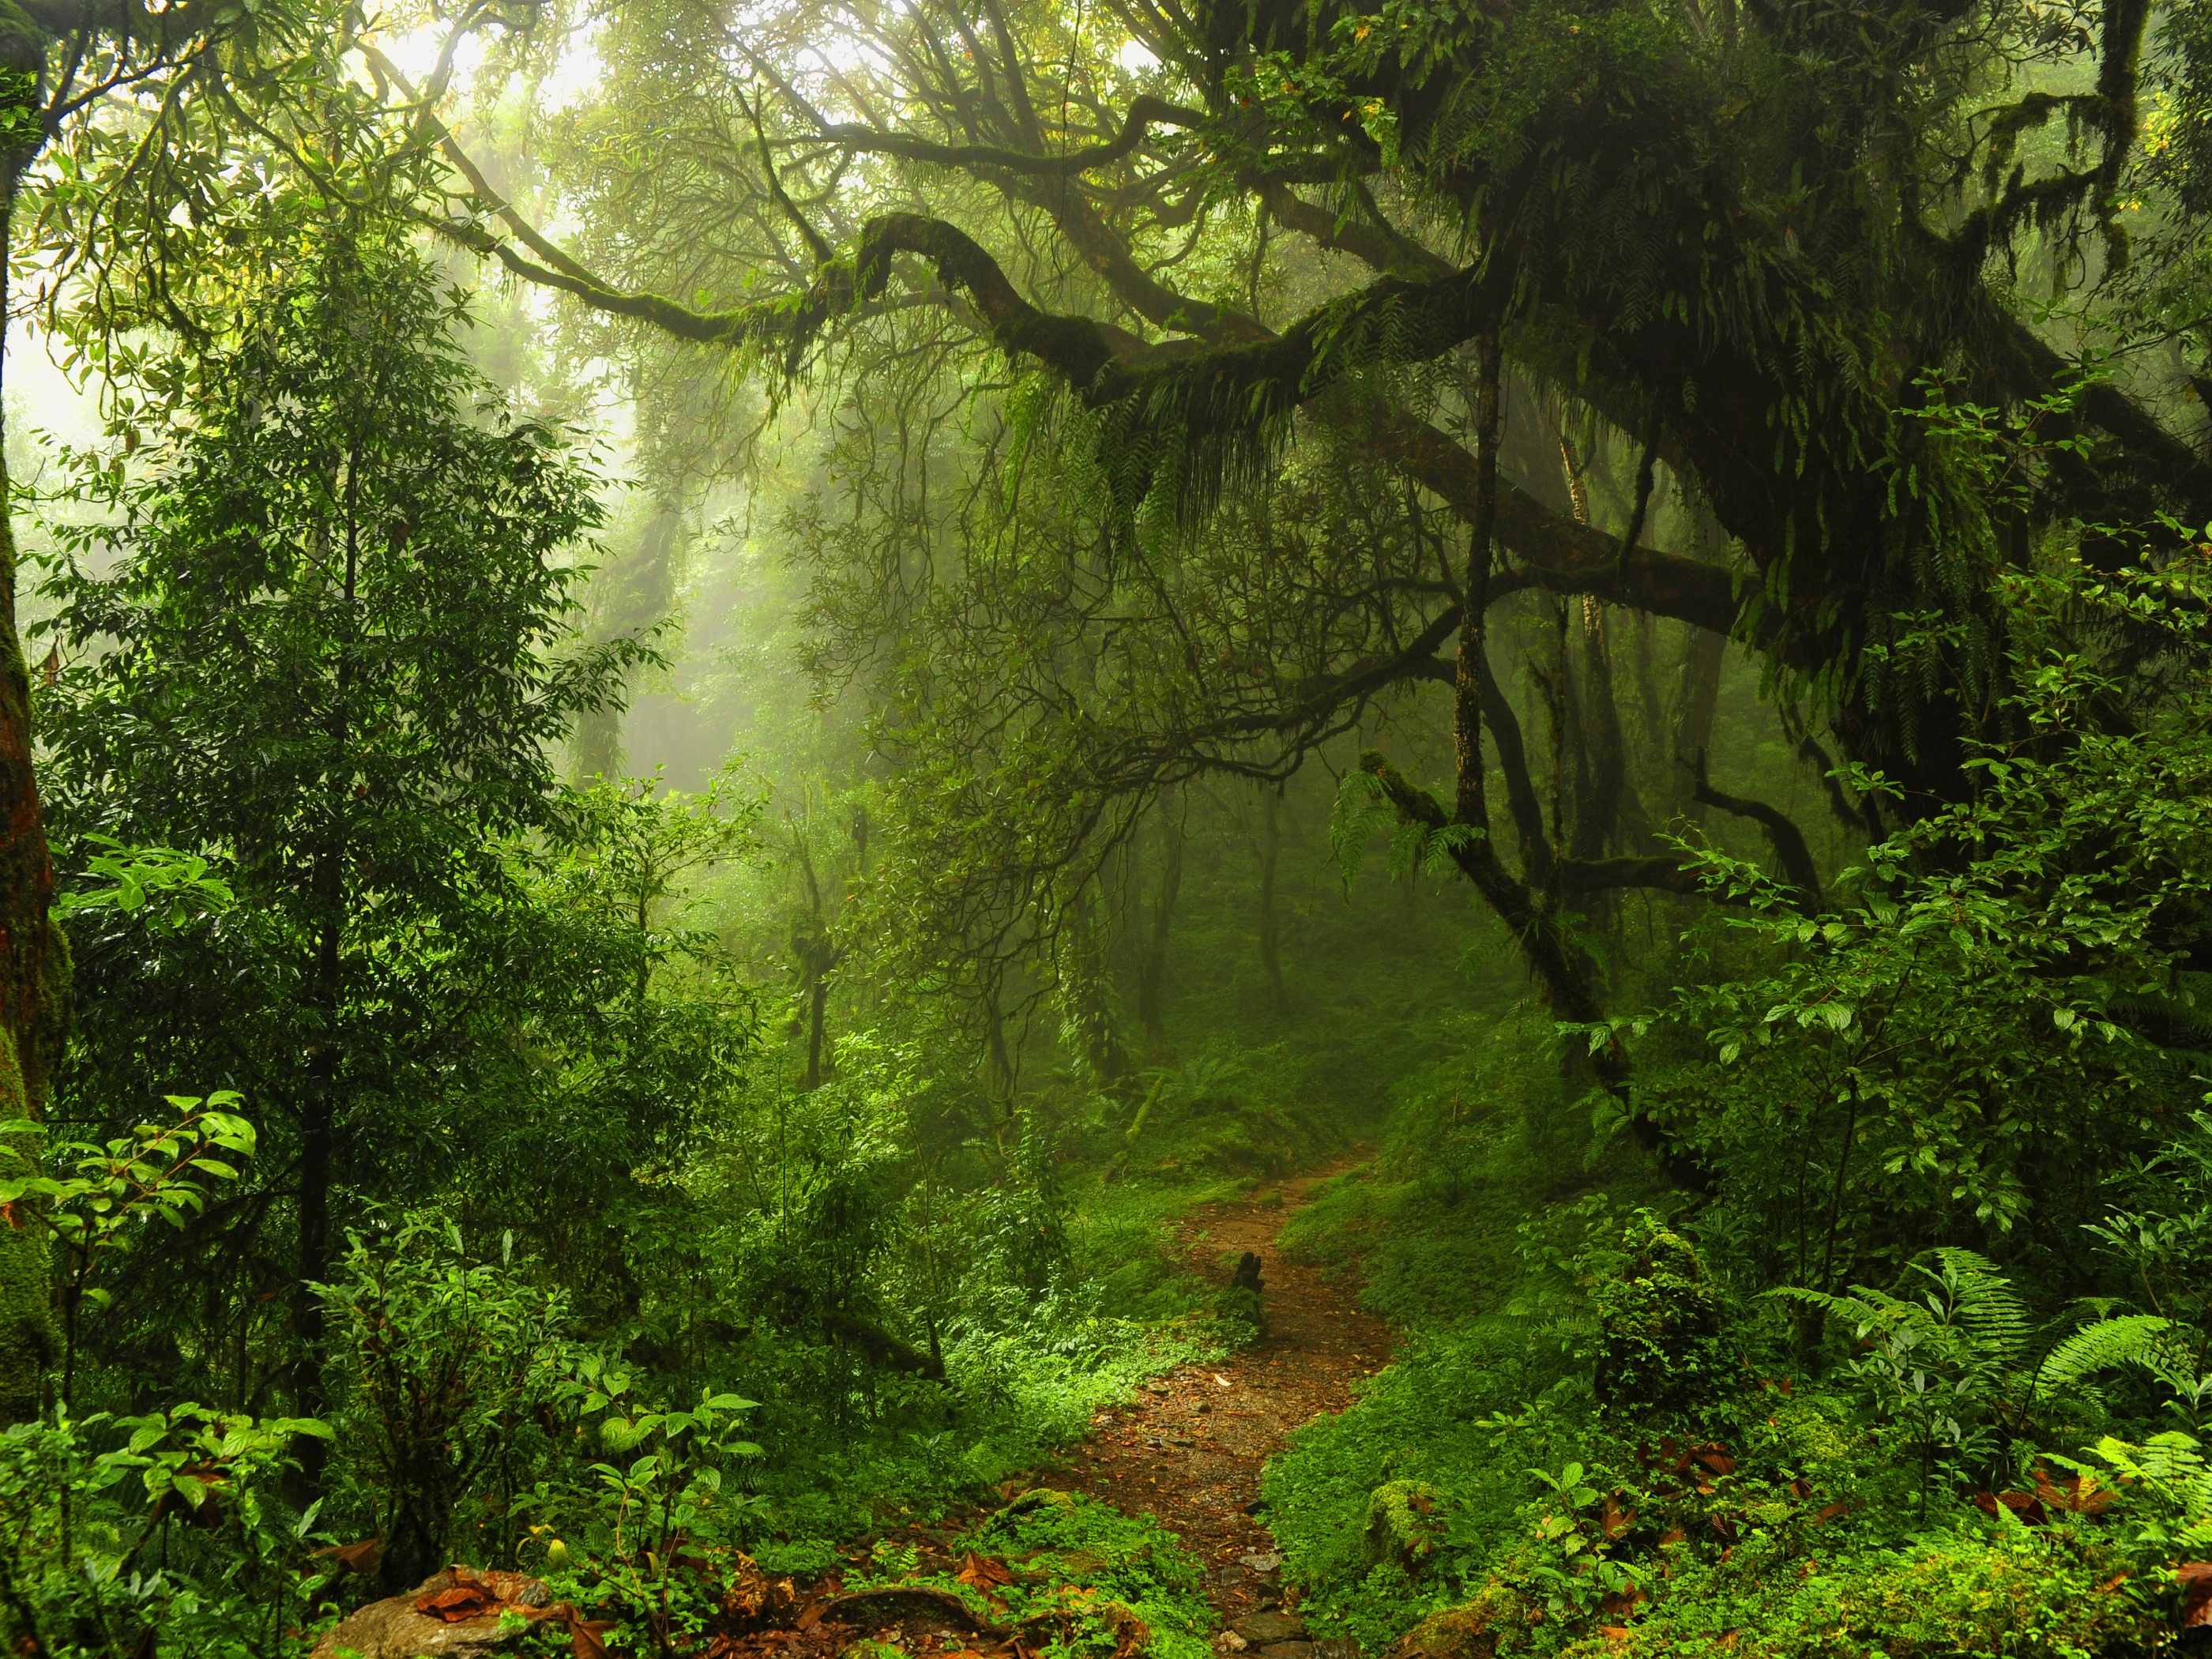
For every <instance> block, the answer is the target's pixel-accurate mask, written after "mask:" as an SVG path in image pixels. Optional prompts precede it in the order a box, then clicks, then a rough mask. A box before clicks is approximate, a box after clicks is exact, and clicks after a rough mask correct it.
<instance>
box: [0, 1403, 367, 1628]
mask: <svg viewBox="0 0 2212 1659" xmlns="http://www.w3.org/2000/svg"><path fill="white" fill-rule="evenodd" d="M329 1433H330V1430H329V1429H328V1428H327V1427H326V1426H325V1425H323V1424H321V1423H319V1422H316V1421H313V1420H312V1419H287V1418H261V1419H257V1418H254V1417H251V1416H247V1415H246V1414H244V1413H233V1412H223V1411H220V1410H218V1409H216V1408H215V1407H207V1406H202V1405H198V1404H197V1403H192V1402H185V1403H183V1404H179V1405H176V1406H173V1407H168V1408H167V1409H165V1410H162V1411H159V1412H154V1413H146V1414H143V1415H141V1416H136V1417H125V1418H114V1419H111V1418H109V1417H108V1416H106V1414H105V1413H94V1414H92V1415H91V1416H88V1417H86V1418H83V1419H69V1418H66V1417H63V1418H59V1419H49V1420H40V1421H33V1422H26V1423H18V1424H14V1425H10V1426H9V1427H8V1428H7V1429H5V1430H0V1589H4V1592H5V1594H4V1600H0V1630H6V1631H8V1632H9V1636H10V1639H11V1640H12V1641H14V1642H16V1643H19V1644H22V1646H23V1647H24V1649H25V1650H26V1651H28V1652H33V1653H37V1652H46V1653H48V1654H51V1655H53V1656H54V1659H64V1656H67V1659H121V1656H124V1655H126V1654H131V1653H136V1652H140V1651H143V1650H144V1648H145V1647H146V1646H148V1645H149V1644H151V1643H152V1642H153V1641H155V1640H158V1641H159V1642H160V1644H161V1646H162V1648H163V1649H164V1650H167V1651H171V1652H174V1653H178V1654H181V1655H186V1656H191V1659H262V1656H265V1655H269V1654H272V1653H278V1652H282V1651H283V1650H285V1647H286V1645H287V1644H288V1643H289V1642H290V1641H292V1640H294V1639H295V1636H294V1632H296V1631H297V1629H298V1628H299V1627H300V1626H301V1625H302V1624H304V1623H306V1622H308V1621H310V1620H313V1618H315V1617H316V1616H317V1614H318V1613H319V1605H318V1604H319V1591H320V1590H321V1589H323V1588H324V1584H325V1577H324V1575H322V1574H321V1573H319V1572H318V1571H315V1570H314V1568H313V1563H312V1561H311V1559H310V1558H311V1554H312V1551H313V1546H315V1545H316V1544H318V1543H319V1542H321V1541H322V1538H321V1535H320V1534H315V1533H314V1532H313V1530H312V1528H313V1526H314V1521H315V1516H314V1512H313V1510H309V1511H308V1512H307V1513H306V1514H304V1515H296V1516H295V1514H294V1513H293V1512H292V1511H291V1510H289V1507H288V1506H287V1505H286V1504H284V1503H283V1499H282V1498H281V1496H280V1489H281V1483H282V1481H283V1479H284V1478H285V1476H286V1475H287V1474H289V1472H290V1471H291V1470H292V1469H293V1468H294V1467H295V1459H294V1457H293V1455H292V1452H293V1449H294V1448H295V1446H296V1444H297V1443H298V1441H299V1439H300V1437H301V1436H303V1435H306V1436H314V1437H327V1436H328V1435H329Z"/></svg>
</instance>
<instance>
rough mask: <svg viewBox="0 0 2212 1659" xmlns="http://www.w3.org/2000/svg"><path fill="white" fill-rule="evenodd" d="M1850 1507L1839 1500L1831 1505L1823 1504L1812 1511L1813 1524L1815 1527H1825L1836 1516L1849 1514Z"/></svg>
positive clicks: (1844, 1501) (1846, 1502)
mask: <svg viewBox="0 0 2212 1659" xmlns="http://www.w3.org/2000/svg"><path fill="white" fill-rule="evenodd" d="M1850 1507H1851V1506H1850V1503H1849V1502H1848V1501H1847V1500H1845V1499H1844V1498H1838V1499H1837V1500H1836V1501H1835V1502H1834V1503H1832V1504H1822V1505H1821V1506H1820V1508H1819V1509H1817V1510H1814V1511H1813V1524H1814V1526H1816V1527H1825V1526H1826V1525H1827V1524H1828V1522H1831V1521H1832V1520H1834V1519H1835V1518H1836V1517H1837V1516H1839V1515H1847V1514H1849V1513H1850Z"/></svg>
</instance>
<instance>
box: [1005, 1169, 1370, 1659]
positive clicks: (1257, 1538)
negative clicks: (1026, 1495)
mask: <svg viewBox="0 0 2212 1659" xmlns="http://www.w3.org/2000/svg"><path fill="white" fill-rule="evenodd" d="M1365 1156H1366V1154H1365V1152H1354V1153H1353V1154H1352V1155H1350V1156H1348V1157H1346V1158H1343V1159H1341V1160H1340V1161H1339V1162H1337V1163H1335V1164H1330V1165H1329V1166H1328V1167H1326V1168H1324V1169H1321V1170H1315V1171H1313V1172H1312V1173H1310V1174H1308V1175H1304V1176H1296V1177H1294V1178H1292V1179H1291V1180H1290V1181H1288V1182H1284V1183H1283V1184H1282V1185H1280V1186H1279V1187H1276V1188H1272V1189H1263V1190H1262V1191H1261V1193H1259V1194H1255V1196H1254V1197H1253V1198H1251V1199H1249V1200H1246V1201H1244V1202H1242V1203H1238V1204H1221V1205H1209V1206H1204V1207H1202V1208H1200V1209H1199V1210H1196V1211H1194V1212H1192V1214H1191V1215H1190V1216H1189V1217H1188V1218H1187V1220H1186V1221H1185V1222H1184V1224H1183V1226H1182V1240H1181V1242H1182V1249H1183V1252H1184V1255H1186V1257H1187V1258H1188V1266H1189V1267H1190V1269H1191V1270H1192V1271H1193V1272H1194V1273H1197V1274H1199V1275H1200V1277H1202V1278H1204V1279H1207V1280H1209V1281H1210V1282H1212V1283H1213V1284H1215V1285H1227V1284H1228V1283H1229V1281H1230V1278H1231V1274H1232V1273H1234V1272H1235V1270H1236V1267H1237V1260H1238V1258H1239V1257H1240V1256H1241V1255H1243V1253H1244V1252H1245V1251H1247V1250H1249V1251H1252V1252H1253V1253H1255V1255H1258V1256H1259V1258H1260V1273H1261V1285H1263V1286H1264V1287H1265V1288H1264V1290H1263V1292H1262V1296H1261V1305H1262V1307H1263V1308H1264V1309H1265V1310H1266V1315H1267V1334H1265V1335H1264V1336H1262V1337H1261V1339H1260V1340H1259V1341H1258V1342H1257V1343H1255V1345H1253V1346H1251V1347H1249V1348H1246V1349H1244V1350H1243V1352H1239V1353H1237V1354H1236V1355H1234V1356H1233V1357H1232V1358H1230V1359H1229V1360H1227V1361H1226V1362H1225V1363H1224V1364H1221V1365H1219V1366H1218V1367H1216V1368H1210V1369H1200V1368H1197V1367H1192V1366H1185V1367H1183V1368H1182V1369H1180V1370H1176V1371H1173V1372H1170V1374H1168V1375H1167V1376H1163V1377H1161V1378H1159V1379H1158V1381H1156V1382H1154V1383H1151V1384H1148V1385H1147V1386H1146V1389H1145V1390H1144V1391H1143V1392H1142V1393H1141V1394H1140V1395H1139V1398H1138V1401H1137V1403H1136V1404H1134V1405H1133V1406H1129V1407H1123V1408H1122V1409H1121V1410H1119V1411H1109V1412H1105V1413H1101V1414H1100V1415H1099V1417H1098V1418H1097V1419H1094V1422H1095V1427H1094V1431H1093V1433H1092V1434H1091V1437H1090V1438H1089V1439H1088V1440H1086V1441H1085V1443H1083V1445H1082V1446H1081V1447H1079V1449H1077V1450H1076V1452H1075V1455H1074V1460H1073V1461H1074V1468H1073V1469H1072V1470H1070V1471H1067V1472H1065V1473H1062V1472H1057V1471H1054V1472H1048V1473H1045V1474H1041V1475H1040V1476H1039V1482H1038V1483H1039V1484H1041V1485H1045V1486H1056V1487H1060V1488H1062V1489H1064V1490H1066V1491H1072V1492H1085V1493H1087V1494H1089V1495H1090V1496H1091V1497H1093V1498H1098V1499H1100V1500H1102V1501H1103V1502H1105V1503H1109V1504H1114V1505H1115V1506H1116V1507H1117V1508H1120V1509H1122V1510H1127V1511H1130V1512H1140V1511H1147V1510H1148V1511H1150V1512H1151V1514H1152V1516H1154V1517H1155V1518H1156V1519H1158V1522H1160V1524H1161V1525H1162V1526H1164V1527H1165V1528H1167V1529H1168V1530H1169V1531H1170V1532H1172V1533H1175V1534H1178V1535H1179V1536H1180V1537H1181V1538H1182V1541H1183V1547H1184V1548H1186V1549H1188V1551H1189V1552H1190V1553H1191V1554H1192V1555H1194V1556H1195V1557H1196V1558H1197V1559H1199V1560H1200V1561H1201V1562H1203V1563H1204V1564H1205V1565H1206V1569H1207V1571H1206V1599H1207V1600H1208V1601H1211V1602H1212V1605H1213V1607H1214V1610H1215V1612H1216V1613H1218V1615H1219V1616H1220V1620H1221V1623H1222V1626H1224V1628H1226V1629H1235V1628H1236V1627H1237V1625H1238V1624H1239V1623H1240V1622H1243V1623H1252V1621H1253V1615H1254V1614H1255V1613H1259V1612H1260V1611H1261V1610H1262V1609H1266V1608H1273V1607H1276V1606H1277V1604H1278V1602H1279V1600H1280V1589H1279V1585H1280V1579H1279V1573H1278V1569H1279V1566H1280V1564H1281V1555H1280V1553H1279V1551H1278V1550H1277V1549H1276V1547H1275V1543H1274V1540H1273V1538H1272V1537H1271V1536H1270V1535H1269V1534H1268V1532H1267V1528H1266V1527H1265V1526H1263V1525H1262V1524H1261V1522H1260V1521H1259V1520H1258V1519H1257V1518H1255V1515H1254V1510H1256V1509H1257V1507H1258V1504H1259V1498H1260V1474H1261V1470H1262V1469H1263V1468H1265V1467H1266V1465H1267V1460H1268V1458H1270V1457H1272V1456H1273V1455H1274V1454H1275V1453H1276V1452H1278V1451H1279V1450H1280V1449H1282V1446H1283V1443H1284V1442H1285V1439H1286V1438H1287V1437H1289V1435H1290V1432H1291V1430H1293V1429H1295V1428H1297V1427H1298V1426H1299V1425H1302V1424H1304V1423H1307V1422H1310V1421H1311V1420H1312V1419H1315V1418H1316V1417H1319V1416H1322V1415H1323V1414H1325V1413H1331V1412H1340V1411H1342V1410H1343V1409H1344V1408H1345V1407H1347V1406H1349V1405H1350V1404H1351V1403H1352V1399H1353V1388H1354V1385H1355V1384H1357V1383H1358V1382H1360V1381H1361V1380H1363V1379H1364V1378H1365V1377H1367V1376H1370V1375H1371V1374H1372V1373H1373V1372H1375V1371H1376V1370H1379V1369H1380V1368H1381V1366H1382V1364H1383V1361H1384V1359H1385V1358H1387V1357H1388V1355H1389V1346H1390V1338H1389V1330H1388V1328H1386V1327H1385V1326H1384V1325H1383V1322H1382V1321H1380V1320H1378V1319H1376V1318H1375V1317H1374V1316H1372V1315H1370V1314H1368V1313H1365V1312H1364V1311H1362V1310H1361V1309H1360V1308H1359V1306H1358V1302H1357V1300H1356V1297H1357V1291H1358V1287H1357V1286H1356V1285H1352V1284H1350V1283H1346V1282H1343V1281H1341V1280H1337V1281H1333V1280H1331V1279H1328V1278H1327V1277H1325V1276H1324V1275H1323V1274H1322V1272H1321V1270H1320V1269H1318V1268H1316V1267H1305V1266H1302V1265H1300V1264H1299V1263H1297V1262H1295V1261H1291V1260H1289V1259H1288V1258H1286V1257H1285V1256H1284V1255H1282V1253H1281V1252H1280V1251H1279V1249H1277V1248H1276V1240H1277V1237H1279V1234H1280V1233H1281V1231H1282V1230H1283V1225H1284V1224H1285V1222H1286V1221H1288V1220H1289V1219H1290V1218H1291V1215H1292V1214H1293V1213H1295V1212H1297V1209H1298V1208H1299V1207H1300V1206H1303V1205H1304V1203H1305V1201H1306V1199H1307V1196H1308V1194H1310V1193H1311V1192H1312V1190H1313V1188H1315V1187H1316V1186H1318V1185H1319V1184H1320V1183H1321V1182H1324V1181H1326V1180H1328V1178H1329V1177H1331V1176H1335V1175H1339V1174H1341V1173H1342V1172H1343V1171H1344V1170H1347V1169H1350V1168H1352V1166H1353V1165H1354V1164H1358V1163H1359V1162H1361V1161H1362V1160H1363V1159H1364V1157H1365ZM1286 1622H1287V1623H1294V1622H1295V1620H1293V1619H1291V1617H1290V1616H1289V1615H1284V1616H1282V1617H1280V1618H1278V1619H1277V1620H1274V1621H1273V1622H1272V1623H1268V1622H1265V1621H1261V1622H1259V1623H1256V1624H1253V1627H1252V1628H1251V1629H1250V1630H1249V1631H1248V1632H1245V1634H1246V1635H1247V1638H1248V1640H1250V1641H1251V1644H1252V1645H1254V1646H1264V1647H1266V1648H1267V1655H1268V1659H1309V1656H1308V1654H1307V1652H1306V1650H1305V1648H1304V1645H1303V1644H1302V1643H1301V1644H1299V1645H1296V1646H1285V1645H1282V1644H1283V1643H1284V1642H1285V1639H1286V1634H1285V1632H1282V1630H1281V1626H1283V1625H1284V1624H1285V1623H1286ZM1262 1632H1265V1633H1264V1634H1263V1633H1262ZM1297 1634H1298V1635H1299V1636H1301V1637H1302V1636H1303V1631H1302V1629H1301V1630H1300V1631H1299V1632H1297Z"/></svg>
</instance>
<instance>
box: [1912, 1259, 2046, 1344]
mask: <svg viewBox="0 0 2212 1659" xmlns="http://www.w3.org/2000/svg"><path fill="white" fill-rule="evenodd" d="M1936 1262H1937V1264H1938V1266H1937V1268H1936V1269H1930V1268H1928V1267H1922V1268H1921V1269H1920V1271H1921V1272H1923V1273H1927V1274H1928V1276H1929V1278H1931V1279H1935V1280H1936V1282H1937V1283H1938V1284H1940V1285H1942V1287H1943V1296H1944V1298H1945V1300H1946V1301H1948V1304H1949V1312H1950V1316H1951V1319H1952V1321H1953V1322H1955V1323H1956V1324H1958V1325H1960V1327H1962V1328H1964V1329H1965V1330H1966V1332H1967V1334H1969V1335H1970V1336H1972V1339H1973V1342H1974V1346H1975V1347H1976V1348H1977V1349H1978V1351H1979V1352H1980V1355H1981V1357H1982V1358H1984V1359H1985V1360H1988V1361H1991V1362H1993V1363H1995V1364H2000V1365H2003V1364H2013V1363H2014V1362H2015V1361H2016V1360H2018V1359H2019V1358H2020V1356H2021V1352H2023V1351H2024V1350H2025V1349H2026V1348H2027V1337H2028V1318H2027V1308H2026V1306H2025V1305H2023V1304H2022V1303H2021V1299H2020V1297H2017V1296H2015V1294H2013V1288H2012V1281H2011V1280H2009V1279H2007V1278H2006V1277H2005V1276H2004V1275H2003V1274H2002V1273H2000V1272H1998V1271H1997V1266H1996V1263H1995V1262H1993V1261H1990V1259H1989V1258H1988V1257H1987V1256H1984V1255H1976V1254H1975V1253H1974V1252H1973V1251H1972V1250H1962V1249H1939V1250H1937V1251H1936Z"/></svg>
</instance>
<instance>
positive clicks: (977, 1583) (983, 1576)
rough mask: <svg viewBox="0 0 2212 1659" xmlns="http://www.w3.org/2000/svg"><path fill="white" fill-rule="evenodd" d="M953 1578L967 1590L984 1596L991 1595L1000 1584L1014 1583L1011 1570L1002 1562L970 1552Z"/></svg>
mask: <svg viewBox="0 0 2212 1659" xmlns="http://www.w3.org/2000/svg"><path fill="white" fill-rule="evenodd" d="M955 1576H956V1577H957V1578H958V1579H959V1580H960V1582H961V1583H963V1584H965V1585H967V1586H968V1588H969V1589H974V1590H981V1592H982V1593H983V1594H984V1595H993V1593H994V1591H995V1590H996V1589H997V1588H998V1586H1000V1585H1001V1584H1011V1583H1013V1582H1014V1572H1013V1569H1012V1568H1011V1567H1009V1566H1008V1565H1006V1563H1005V1562H1004V1561H1000V1560H998V1559H995V1558H993V1557H989V1556H982V1555H978V1554H976V1553H975V1552H974V1551H972V1550H971V1551H969V1553H968V1558H967V1559H965V1560H964V1561H963V1562H962V1563H961V1564H960V1571H959V1572H958V1573H957V1574H956V1575H955ZM995 1599H996V1598H995V1596H994V1600H995Z"/></svg>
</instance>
